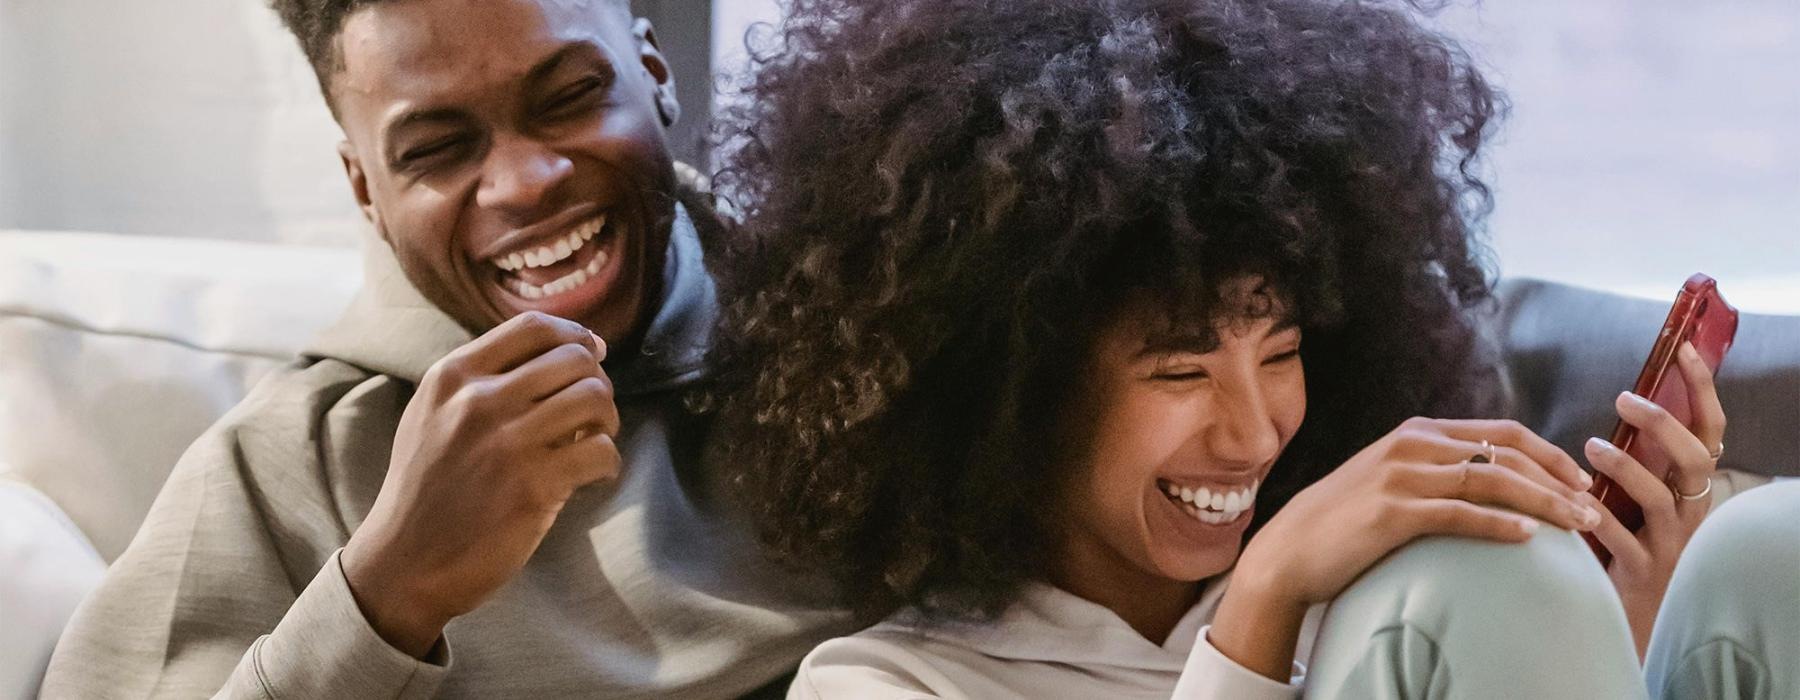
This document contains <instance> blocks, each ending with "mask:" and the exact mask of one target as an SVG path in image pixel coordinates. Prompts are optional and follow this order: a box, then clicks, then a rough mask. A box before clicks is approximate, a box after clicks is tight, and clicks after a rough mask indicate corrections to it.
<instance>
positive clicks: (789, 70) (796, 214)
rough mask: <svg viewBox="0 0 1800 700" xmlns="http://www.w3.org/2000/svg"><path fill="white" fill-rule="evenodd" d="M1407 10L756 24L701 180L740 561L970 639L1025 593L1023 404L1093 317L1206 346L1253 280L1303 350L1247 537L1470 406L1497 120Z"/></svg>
mask: <svg viewBox="0 0 1800 700" xmlns="http://www.w3.org/2000/svg"><path fill="white" fill-rule="evenodd" d="M1413 9H1414V8H1412V7H1411V6H1394V5H1392V4H1390V3H1385V2H1379V1H1376V0H1367V1H1362V2H1358V1H1356V0H1011V1H1008V0H904V1H900V0H795V1H794V2H792V4H791V5H790V6H789V10H790V13H789V18H788V20H787V21H786V23H785V24H784V25H783V26H782V28H781V29H780V30H779V31H777V32H774V33H773V35H772V37H770V38H771V39H772V41H770V42H768V43H769V44H770V45H765V46H763V47H761V48H757V49H753V58H754V61H755V68H756V70H755V72H754V75H753V77H752V78H751V79H750V82H749V83H748V85H747V92H748V95H747V98H748V99H747V100H745V102H744V104H743V105H742V106H740V107H739V108H737V109H736V110H735V112H734V113H733V114H732V115H731V118H730V120H729V123H730V124H731V125H732V126H731V128H729V129H728V130H727V132H726V133H727V135H728V136H729V137H730V138H731V142H733V143H736V144H737V145H738V146H737V149H736V150H735V151H734V156H733V158H732V159H731V160H730V161H729V163H728V165H727V167H726V168H725V169H724V170H723V172H721V173H720V178H721V184H722V185H723V190H722V194H723V195H724V196H726V197H729V198H730V199H731V200H732V201H733V202H734V203H735V204H736V205H737V206H738V207H739V209H740V210H741V212H742V215H743V220H742V226H741V229H740V230H738V231H736V232H735V234H734V235H733V236H732V238H731V240H730V241H728V242H727V244H726V246H727V247H726V248H725V249H724V250H723V251H721V252H723V253H724V256H725V257H724V260H723V262H721V263H719V264H721V265H722V266H724V268H725V269H723V270H722V271H721V280H720V283H721V296H722V298H723V299H725V300H726V303H725V310H724V314H723V318H722V320H721V332H720V337H719V339H718V342H717V344H716V346H715V348H714V360H715V361H716V364H715V366H716V367H718V368H719V380H720V383H719V384H718V386H717V389H716V393H715V394H714V395H713V397H714V398H715V399H716V401H713V402H712V404H713V406H714V408H716V409H717V410H718V411H719V412H720V415H719V421H720V422H719V426H718V429H719V430H720V431H722V432H721V433H720V436H721V437H722V440H720V443H721V444H723V445H725V447H724V448H723V449H724V450H725V452H726V455H725V457H726V459H727V460H728V461H727V462H726V463H728V464H731V465H732V468H733V469H735V470H737V471H736V479H737V480H738V484H739V486H740V488H741V496H742V498H743V499H744V502H745V503H746V504H747V505H748V507H749V508H750V509H751V511H752V513H753V514H754V516H755V518H756V520H757V522H758V525H759V528H760V531H761V534H762V535H763V537H764V539H765V541H766V542H767V543H768V544H769V545H770V546H771V547H773V548H774V550H775V551H776V552H777V553H779V554H781V555H784V556H785V557H786V558H787V559H788V560H789V561H791V562H793V563H795V564H799V565H804V566H806V567H809V568H813V569H816V570H822V571H823V572H825V573H826V574H829V575H830V576H831V577H832V578H833V579H834V580H835V581H836V582H837V583H838V584H839V585H841V586H842V590H843V591H844V592H845V594H846V595H847V596H848V598H849V600H848V602H849V603H850V604H852V605H853V606H854V607H855V608H856V609H857V610H859V611H860V612H861V613H863V614H864V615H865V616H868V617H874V616H879V615H883V614H885V613H887V612H889V611H892V610H894V609H897V608H899V607H902V606H908V605H911V606H917V607H918V608H919V609H921V610H923V611H924V612H926V613H928V614H930V615H932V616H951V617H968V616H975V617H979V616H981V615H989V614H993V613H995V612H997V611H998V610H999V609H1000V608H1002V607H1003V606H1004V605H1005V604H1006V603H1007V602H1008V601H1009V600H1010V599H1011V596H1012V594H1013V593H1014V592H1016V590H1017V587H1018V586H1019V585H1020V584H1021V583H1023V582H1025V581H1027V580H1031V579H1033V578H1038V577H1042V576H1045V575H1046V574H1047V573H1048V567H1047V564H1046V558H1047V557H1048V556H1049V553H1050V552H1051V551H1052V545H1053V544H1054V543H1053V542H1052V541H1051V540H1052V538H1053V537H1054V536H1055V535H1054V533H1056V532H1057V529H1056V527H1055V525H1056V524H1057V523H1059V522H1061V521H1063V520H1065V518H1063V517H1061V516H1060V512H1061V511H1062V510H1063V506H1062V505H1061V504H1062V503H1064V502H1065V498H1067V497H1068V494H1060V496H1061V497H1049V496H1057V495H1059V494H1058V492H1057V489H1062V488H1063V485H1064V484H1067V483H1068V482H1070V481H1071V479H1070V474H1069V472H1070V471H1071V470H1073V469H1075V468H1076V467H1075V466H1074V465H1072V464H1068V462H1069V461H1070V460H1067V459H1059V454H1058V446H1059V445H1066V444H1067V440H1066V439H1063V438H1059V437H1058V435H1059V433H1060V432H1061V431H1059V425H1063V424H1061V423H1059V420H1060V418H1059V410H1058V409H1059V407H1060V406H1062V405H1064V403H1065V402H1066V401H1067V400H1068V397H1069V396H1070V393H1069V391H1068V386H1069V385H1070V384H1071V383H1072V382H1078V381H1080V377H1081V372H1082V371H1083V365H1084V362H1086V361H1088V359H1089V357H1088V354H1087V353H1088V351H1089V346H1090V345H1091V343H1092V341H1093V339H1094V336H1095V332H1096V329H1098V328H1100V327H1102V326H1103V325H1104V322H1105V320H1106V319H1107V318H1109V314H1113V313H1115V312H1116V311H1117V310H1118V309H1119V305H1120V304H1121V302H1122V300H1123V299H1124V298H1125V297H1126V296H1127V295H1140V296H1141V295H1144V294H1149V295H1153V296H1152V298H1153V299H1156V300H1158V301H1159V302H1160V304H1161V307H1160V308H1163V309H1165V310H1166V311H1167V314H1168V316H1169V331H1168V332H1169V333H1170V334H1177V333H1183V332H1184V331H1185V332H1188V333H1190V334H1192V333H1198V334H1200V335H1206V334H1208V333H1209V331H1207V330H1204V329H1206V328H1212V327H1213V322H1214V321H1218V320H1221V319H1219V318H1215V317H1218V316H1221V315H1224V314H1227V313H1240V314H1241V313H1244V312H1243V311H1241V310H1234V311H1229V312H1226V311H1222V310H1223V309H1226V308H1227V307H1226V306H1224V305H1222V304H1221V302H1222V301H1223V300H1221V299H1220V298H1219V295H1220V293H1221V285H1222V284H1223V283H1224V282H1226V281H1227V280H1230V279H1232V278H1235V277H1240V276H1242V275H1245V274H1254V275H1260V276H1261V277H1262V278H1263V279H1264V280H1265V281H1266V282H1267V284H1268V286H1269V287H1270V288H1272V289H1274V290H1277V291H1278V293H1279V294H1280V296H1281V298H1282V299H1283V300H1285V303H1282V304H1277V305H1269V306H1270V307H1272V308H1274V307H1278V308H1280V309H1282V310H1283V312H1284V313H1289V314H1292V316H1293V319H1294V320H1295V321H1296V322H1297V323H1298V324H1299V325H1300V327H1301V328H1302V329H1303V331H1304V333H1305V334H1306V343H1305V346H1304V348H1303V350H1302V358H1303V361H1304V363H1305V372H1306V380H1307V386H1308V397H1309V398H1308V402H1309V404H1310V405H1311V406H1313V407H1314V408H1313V410H1312V411H1311V413H1310V414H1309V415H1308V416H1307V418H1306V420H1305V422H1304V424H1303V425H1302V427H1301V428H1300V431H1299V433H1298V434H1297V435H1296V436H1295V438H1294V441H1293V442H1292V443H1291V445H1290V447H1289V449H1288V450H1287V451H1286V452H1284V453H1283V455H1282V457H1281V458H1280V460H1279V462H1278V463H1277V464H1276V466H1275V471H1274V472H1273V474H1272V475H1271V477H1270V481H1269V484H1268V487H1267V488H1266V489H1265V494H1267V495H1268V497H1269V498H1268V499H1267V501H1265V502H1271V505H1272V506H1274V507H1271V508H1267V509H1263V508H1259V509H1258V510H1259V511H1261V514H1260V515H1259V518H1266V517H1267V515H1268V514H1271V513H1273V511H1274V510H1275V507H1279V505H1280V504H1282V503H1285V502H1286V499H1287V498H1289V497H1291V496H1292V494H1293V493H1294V492H1296V491H1298V490H1299V489H1300V488H1303V487H1304V486H1306V485H1307V484H1309V483H1312V482H1313V481H1315V480H1316V479H1318V478H1319V477H1320V476H1321V475H1323V474H1324V473H1325V472H1326V471H1328V470H1329V469H1331V468H1332V467H1333V466H1335V465H1337V464H1339V463H1341V461H1342V460H1344V459H1346V458H1348V457H1349V456H1350V455H1351V454H1353V453H1354V452H1355V451H1356V450H1358V449H1360V448H1361V447H1362V446H1365V445H1367V444H1368V443H1370V442H1372V441H1373V440H1374V439H1376V438H1378V437H1379V436H1381V435H1382V434H1384V433H1386V432H1388V431H1389V430H1391V429H1392V428H1394V427H1395V426H1396V425H1398V424H1399V423H1400V422H1401V421H1403V420H1404V419H1406V418H1408V417H1411V416H1414V415H1433V416H1436V417H1445V418H1453V417H1464V416H1468V415H1475V414H1478V413H1481V412H1486V411H1491V410H1494V409H1495V408H1496V406H1495V405H1494V403H1493V399H1492V398H1491V397H1492V396H1494V392H1493V387H1494V386H1496V382H1495V381H1494V378H1495V374H1494V370H1493V368H1492V363H1491V362H1490V361H1488V359H1486V358H1487V355H1486V354H1485V353H1484V352H1482V351H1481V348H1482V344H1481V343H1479V342H1478V340H1477V338H1478V334H1477V332H1476V330H1475V328H1476V325H1475V323H1474V321H1473V320H1471V316H1472V312H1473V311H1475V310H1476V307H1477V306H1479V305H1482V304H1483V303H1484V302H1486V300H1487V299H1488V298H1489V294H1490V291H1491V286H1490V284H1489V281H1488V276H1487V274H1486V273H1485V271H1484V267H1483V260H1484V255H1485V253H1484V250H1485V249H1484V248H1483V247H1482V246H1481V245H1480V244H1479V243H1478V242H1477V238H1476V235H1475V234H1476V224H1477V222H1479V221H1480V220H1481V218H1482V217H1483V216H1484V215H1485V213H1486V210H1487V209H1488V208H1489V197H1488V192H1487V189H1486V188H1485V187H1484V186H1483V184H1482V183H1481V181H1480V180H1478V179H1477V177H1476V175H1475V174H1474V164H1475V159H1476V156H1477V151H1478V150H1479V147H1480V145H1481V143H1482V140H1483V138H1484V136H1485V135H1487V133H1488V132H1489V131H1490V130H1491V126H1492V122H1493V120H1494V117H1495V116H1496V114H1497V113H1498V112H1499V111H1500V109H1501V104H1500V102H1499V98H1498V97H1497V96H1496V94H1495V92H1494V91H1493V90H1492V89H1490V88H1489V86H1488V84H1487V83H1486V82H1485V81H1484V80H1483V78H1482V77H1481V75H1479V73H1478V72H1477V71H1476V70H1475V69H1474V68H1473V67H1472V66H1471V62H1470V59H1469V58H1468V56H1467V55H1466V54H1464V53H1463V52H1462V51H1461V50H1460V49H1459V48H1458V47H1457V46H1456V45H1454V44H1453V43H1451V42H1450V41H1448V40H1446V39H1444V38H1442V37H1440V36H1438V35H1436V34H1434V33H1432V32H1429V31H1427V30H1425V29H1423V28H1421V26H1420V25H1419V24H1418V21H1417V19H1416V17H1415V14H1414V12H1413ZM1232 308H1234V309H1235V308H1236V307H1235V305H1233V307H1232ZM1250 313H1255V312H1250ZM1195 329H1201V330H1198V331H1196V330H1195ZM1190 340H1192V339H1191V338H1190ZM1199 342H1201V343H1202V344H1204V343H1207V342H1216V338H1211V339H1210V340H1208V339H1200V340H1199ZM1257 524H1260V522H1259V523H1257Z"/></svg>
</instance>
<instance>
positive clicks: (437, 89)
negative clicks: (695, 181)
mask: <svg viewBox="0 0 1800 700" xmlns="http://www.w3.org/2000/svg"><path fill="white" fill-rule="evenodd" d="M630 23H631V20H630V18H629V17H628V16H626V15H624V14H623V13H622V12H620V11H618V10H615V9H614V8H612V7H610V6H609V4H608V2H607V1H606V0H390V1H389V2H382V3H376V4H373V5H370V6H368V7H366V8H364V9H361V10H358V11H357V12H356V13H355V14H353V15H352V16H351V17H350V18H349V19H348V21H347V22H346V23H345V26H344V29H343V32H342V34H341V36H340V37H339V40H340V43H341V50H342V56H343V66H342V70H341V71H340V72H339V73H337V74H336V75H335V76H334V77H333V79H332V80H331V81H330V84H331V91H332V96H333V98H334V104H335V105H336V107H337V113H338V120H339V122H340V123H341V124H342V125H343V128H344V133H345V135H346V139H347V140H346V141H345V143H344V144H343V146H342V147H341V151H342V154H343V158H344V165H345V169H346V170H347V172H348V173H349V176H350V181H351V185H352V187H353V189H354V190H355V191H356V194H357V199H358V200H359V201H360V202H361V204H362V206H363V211H364V213H365V214H367V215H368V217H369V219H370V220H371V221H372V222H373V223H374V224H375V227H376V229H377V230H378V231H379V232H380V234H381V236H382V238H384V239H385V240H387V241H388V243H390V244H391V245H392V246H393V248H394V252H395V253H396V254H397V256H398V257H399V260H400V265H401V268H402V269H403V270H404V271H405V273H406V277H407V279H409V280H410V281H411V282H412V283H413V285H414V286H416V287H418V289H419V291H420V292H421V293H423V294H424V295H425V298H426V299H428V300H430V301H431V302H432V303H433V304H435V305H437V306H438V307H439V308H441V309H443V310H444V311H445V312H446V313H448V314H449V315H450V316H451V317H453V318H455V319H456V320H457V321H458V322H459V323H461V324H462V325H463V326H464V327H467V328H468V329H470V330H471V331H473V332H477V333H480V332H483V331H486V330H487V329H489V328H492V327H494V326H495V325H498V324H499V323H500V322H501V321H504V320H506V319H507V318H510V317H512V316H514V315H516V314H519V313H521V312H524V311H527V310H539V311H543V312H546V313H549V314H552V315H555V316H561V317H563V318H568V319H572V320H575V321H579V322H581V323H583V324H585V325H587V326H588V328H590V329H592V330H593V331H594V332H596V333H598V334H600V335H601V336H602V337H604V338H606V339H608V340H610V341H614V342H619V341H623V340H626V339H628V338H630V337H632V336H634V335H636V332H637V331H639V330H640V328H639V326H640V324H641V322H642V321H643V320H644V319H645V318H646V317H647V315H648V313H647V312H652V311H653V309H651V308H647V307H649V306H652V305H653V304H654V301H653V300H654V299H655V298H656V294H657V290H658V285H660V283H661V277H662V276H661V272H662V262H663V255H664V250H665V246H666V244H667V240H668V224H669V220H670V218H671V216H672V214H673V199H672V197H671V195H670V192H671V189H672V182H673V176H672V174H671V172H672V171H671V167H670V161H669V155H668V152H667V150H666V148H665V145H664V142H663V129H664V127H665V125H666V124H665V123H666V121H668V120H670V119H673V117H674V114H675V110H676V107H675V105H674V102H673V97H672V95H673V84H672V80H671V78H670V76H669V73H668V67H667V65H666V64H665V63H664V62H663V60H662V57H661V55H660V54H659V53H658V52H657V50H656V48H655V46H654V45H653V44H652V42H651V40H650V38H649V26H648V24H647V23H642V22H640V23H638V25H637V26H636V27H633V26H631V25H630ZM664 115H667V117H666V118H665V116H664Z"/></svg>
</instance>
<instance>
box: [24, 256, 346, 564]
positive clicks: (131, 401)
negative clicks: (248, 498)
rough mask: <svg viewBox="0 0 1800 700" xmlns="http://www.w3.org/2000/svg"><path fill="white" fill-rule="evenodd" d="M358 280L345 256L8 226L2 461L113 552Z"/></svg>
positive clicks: (334, 310) (330, 315)
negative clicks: (183, 458) (217, 424)
mask: <svg viewBox="0 0 1800 700" xmlns="http://www.w3.org/2000/svg"><path fill="white" fill-rule="evenodd" d="M360 280H361V263H360V256H359V255H358V253H357V251H355V250H348V249H323V248H301V247H293V246H278V245H267V244H248V243H236V242H225V241H211V240H198V239H174V238H149V237H137V236H113V235H103V234H81V233H63V232H57V233H32V232H17V231H6V232H0V463H5V464H10V465H11V467H10V469H11V471H12V473H13V474H14V476H15V477H16V478H19V479H21V480H23V481H25V482H27V483H29V484H31V485H33V486H35V487H36V488H37V489H39V490H40V491H42V492H44V493H45V494H47V495H48V496H50V498H52V499H54V500H55V501H56V503H57V504H59V505H61V506H62V508H63V510H64V511H65V512H67V513H68V515H69V517H70V518H72V519H73V520H74V521H75V523H76V524H78V525H79V526H80V527H81V529H82V530H83V532H85V533H86V534H87V536H88V539H89V540H91V541H92V542H93V543H94V546H95V548H96V549H97V550H98V551H99V552H100V554H101V555H102V556H104V557H105V558H106V559H107V560H108V561H110V560H111V559H112V558H113V557H115V556H117V555H118V553H119V552H120V551H122V550H123V549H124V547H125V545H126V544H127V543H129V542H130V539H131V536H132V534H133V533H134V532H135V531H136V529H137V525H138V523H139V522H140V521H141V520H142V518H143V516H144V513H145V512H147V510H148V509H149V506H150V502H151V500H152V499H153V498H155V496H156V492H157V490H158V489H159V488H160V487H161V486H162V482H163V479H164V478H165V477H166V476H167V475H168V472H169V469H170V468H171V467H173V466H174V463H175V461H176V459H177V458H178V457H179V456H180V455H181V453H182V451H183V450H185V449H186V448H187V446H188V444H189V443H190V442H192V441H193V440H194V438H195V437H197V436H199V434H200V432H201V431H203V430H204V429H205V428H206V427H207V426H208V425H210V424H211V423H212V422H213V421H214V420H216V419H217V418H218V417H219V416H220V415H221V414H223V413H224V412H225V410H226V409H228V408H230V407H231V406H232V405H234V404H236V403H237V401H238V400H239V399H240V398H242V397H243V395H244V393H245V392H246V391H247V390H248V388H249V386H250V385H251V384H252V383H253V382H255V381H256V379H257V378H259V377H260V376H262V374H263V373H264V372H267V371H268V370H270V369H272V368H274V367H276V366H278V365H280V364H282V363H284V362H287V361H288V360H289V359H290V358H291V357H293V356H294V354H295V353H297V352H298V351H299V349H300V348H301V347H302V346H303V345H304V344H305V343H306V342H308V341H309V340H311V338H312V336H313V335H314V334H316V333H317V332H318V331H319V330H321V329H323V328H324V326H326V325H327V324H329V323H330V322H331V321H332V320H334V319H335V318H336V317H337V315H338V314H339V313H340V312H341V311H342V310H343V308H344V306H345V305H347V304H348V303H349V299H350V296H351V295H352V294H353V293H354V291H355V289H356V287H357V285H358V284H359V283H360Z"/></svg>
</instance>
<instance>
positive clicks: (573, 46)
mask: <svg viewBox="0 0 1800 700" xmlns="http://www.w3.org/2000/svg"><path fill="white" fill-rule="evenodd" d="M592 48H593V44H590V43H587V42H570V43H568V44H564V45H563V47H562V48H560V49H557V50H556V52H555V53H552V54H550V55H549V56H546V57H545V58H544V60H542V61H538V62H537V65H534V66H532V67H531V70H529V71H526V73H525V81H526V82H527V83H534V82H539V81H542V80H544V79H545V78H546V77H548V76H549V75H550V74H551V73H554V72H556V69H557V68H560V67H562V64H563V61H566V60H568V58H569V57H570V56H572V55H574V54H576V53H579V52H581V51H582V50H584V49H592ZM595 58H596V59H597V60H599V61H600V63H601V64H602V65H603V66H605V68H606V71H607V73H608V75H609V76H610V75H611V73H612V62H611V61H609V60H607V58H606V56H605V54H601V53H598V52H596V53H595ZM467 118H468V115H466V114H464V113H463V112H462V110H458V109H454V108H449V107H439V108H435V109H423V110H417V111H408V112H406V113H404V114H401V115H400V116H399V117H396V118H395V119H394V120H393V121H391V122H389V123H388V125H387V128H386V129H384V130H383V131H385V132H386V133H387V134H388V135H389V136H390V137H391V136H393V135H394V134H396V133H399V132H400V131H401V130H402V129H405V128H407V127H411V126H415V125H419V124H446V123H456V122H461V121H464V120H466V119H467Z"/></svg>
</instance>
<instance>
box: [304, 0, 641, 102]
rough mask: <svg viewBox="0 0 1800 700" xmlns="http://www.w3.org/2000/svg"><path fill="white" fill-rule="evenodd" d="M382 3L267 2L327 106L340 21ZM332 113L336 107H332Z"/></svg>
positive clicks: (618, 7) (612, 6)
mask: <svg viewBox="0 0 1800 700" xmlns="http://www.w3.org/2000/svg"><path fill="white" fill-rule="evenodd" d="M384 1H385V0H270V1H269V6H270V7H271V8H273V9H274V10H275V14H277V15H279V16H280V17H281V23H282V24H284V25H287V28H288V31H291V32H293V33H294V38H295V39H298V40H299V41H300V50H301V51H302V52H304V53H305V54H306V61H307V63H310V64H312V69H313V74H314V75H316V76H318V79H319V89H320V90H321V91H323V92H324V93H325V102H326V103H327V104H330V103H331V76H332V75H334V74H336V73H337V72H338V71H339V70H341V69H342V68H343V66H342V63H343V55H342V53H341V52H340V51H339V50H338V41H337V39H338V35H339V34H341V33H343V31H344V21H345V20H346V19H348V18H349V17H350V15H352V14H355V13H356V11H357V10H359V9H362V8H364V7H367V6H369V5H374V4H376V3H380V2H384ZM601 2H602V3H603V4H605V5H606V6H607V9H609V10H612V11H615V12H620V13H623V14H624V15H625V16H626V17H630V16H631V4H630V1H629V0H601ZM333 110H334V111H335V110H336V107H333Z"/></svg>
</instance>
